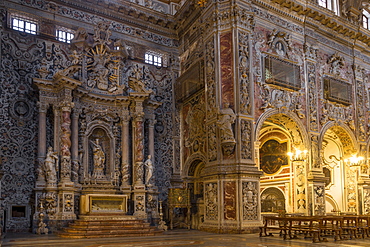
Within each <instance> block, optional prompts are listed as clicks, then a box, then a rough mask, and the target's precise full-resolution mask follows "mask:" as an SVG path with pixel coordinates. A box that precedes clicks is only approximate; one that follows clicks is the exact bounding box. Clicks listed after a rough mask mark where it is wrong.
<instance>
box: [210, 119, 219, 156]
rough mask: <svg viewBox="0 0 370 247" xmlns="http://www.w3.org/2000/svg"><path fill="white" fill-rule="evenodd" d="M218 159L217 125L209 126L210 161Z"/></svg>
mask: <svg viewBox="0 0 370 247" xmlns="http://www.w3.org/2000/svg"><path fill="white" fill-rule="evenodd" d="M216 159H217V137H216V124H215V123H213V124H210V125H208V160H209V161H214V160H216Z"/></svg>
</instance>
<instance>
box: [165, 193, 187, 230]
mask: <svg viewBox="0 0 370 247" xmlns="http://www.w3.org/2000/svg"><path fill="white" fill-rule="evenodd" d="M168 207H169V210H170V214H169V216H170V228H171V229H173V221H174V209H175V208H183V209H187V211H186V217H185V224H186V226H187V228H188V229H190V207H191V204H190V190H189V189H187V188H172V189H169V191H168Z"/></svg>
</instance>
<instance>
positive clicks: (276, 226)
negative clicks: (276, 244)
mask: <svg viewBox="0 0 370 247" xmlns="http://www.w3.org/2000/svg"><path fill="white" fill-rule="evenodd" d="M267 230H276V231H280V236H283V238H284V239H286V236H287V221H286V220H285V217H278V216H265V217H264V223H263V226H261V227H260V237H267V236H273V234H272V233H271V232H270V233H267Z"/></svg>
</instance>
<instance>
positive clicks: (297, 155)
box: [287, 148, 308, 161]
mask: <svg viewBox="0 0 370 247" xmlns="http://www.w3.org/2000/svg"><path fill="white" fill-rule="evenodd" d="M287 155H288V156H289V158H290V160H291V161H305V160H306V159H307V155H308V151H307V150H306V149H305V150H300V149H298V148H294V152H288V153H287Z"/></svg>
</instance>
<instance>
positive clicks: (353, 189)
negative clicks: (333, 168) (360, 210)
mask: <svg viewBox="0 0 370 247" xmlns="http://www.w3.org/2000/svg"><path fill="white" fill-rule="evenodd" d="M346 178H347V179H346V187H347V211H348V212H356V210H357V167H350V166H349V165H347V166H346Z"/></svg>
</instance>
